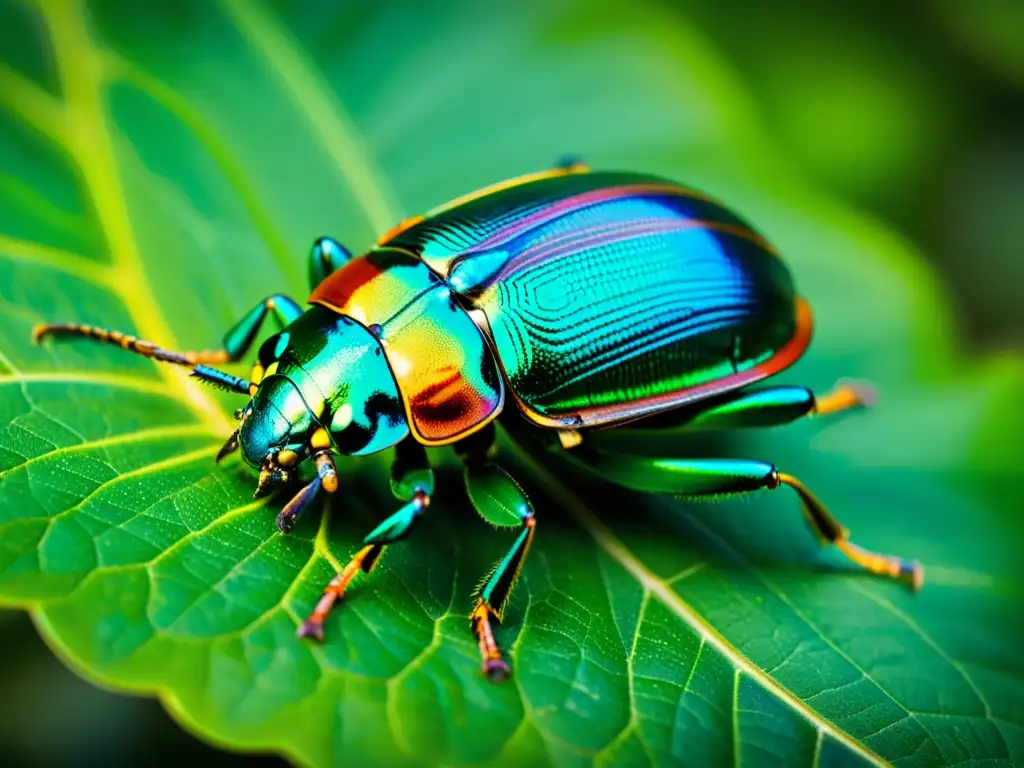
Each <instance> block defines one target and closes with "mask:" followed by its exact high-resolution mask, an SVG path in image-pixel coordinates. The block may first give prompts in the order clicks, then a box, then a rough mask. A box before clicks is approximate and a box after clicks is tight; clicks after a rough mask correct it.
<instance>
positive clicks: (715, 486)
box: [576, 451, 924, 590]
mask: <svg viewBox="0 0 1024 768" xmlns="http://www.w3.org/2000/svg"><path fill="white" fill-rule="evenodd" d="M576 456H579V454H576ZM580 463H581V464H582V465H583V466H585V467H587V468H588V469H590V470H591V471H594V472H596V473H597V474H599V475H600V476H602V477H604V478H605V479H608V480H611V481H612V482H613V483H616V484H618V485H622V486H624V487H626V488H630V489H632V490H636V491H640V492H642V493H654V494H663V495H667V496H679V497H694V498H700V497H705V498H712V497H715V496H725V495H730V494H741V493H752V492H754V491H759V490H762V489H767V490H773V489H775V488H779V487H780V486H783V485H785V486H788V487H790V488H792V489H793V491H795V492H796V494H797V496H798V497H799V498H800V503H801V506H802V508H803V512H804V518H805V520H806V522H807V524H808V525H809V527H810V528H811V529H812V531H813V532H814V533H815V534H817V536H818V538H819V539H820V540H821V541H822V543H823V544H833V545H835V546H836V548H837V549H839V551H840V552H842V553H843V554H844V555H845V556H846V557H847V558H849V559H850V560H851V561H853V562H854V563H856V564H857V565H859V566H861V567H862V568H864V569H865V570H868V571H870V572H872V573H876V574H878V575H880V576H888V577H890V578H894V579H900V580H902V581H906V582H907V583H908V584H910V585H911V586H912V587H913V589H914V590H917V589H919V588H920V587H921V584H922V583H923V581H924V571H923V569H922V568H921V565H920V563H918V562H917V561H916V560H913V561H912V560H905V559H904V558H901V557H896V556H893V555H884V554H879V553H877V552H871V551H869V550H866V549H863V548H861V547H859V546H857V545H856V544H854V543H853V542H852V541H850V532H849V530H848V529H847V528H846V527H845V526H843V525H842V523H840V522H839V521H838V520H836V518H835V517H833V516H832V514H831V513H830V512H829V511H828V510H827V509H826V508H825V506H824V505H823V504H822V503H821V502H820V501H819V500H818V499H817V497H816V496H815V495H814V494H813V493H811V492H810V490H808V488H807V487H806V486H805V485H804V484H803V483H801V482H800V481H799V480H797V479H796V478H795V477H793V476H792V475H787V474H785V473H783V472H780V471H779V470H778V469H777V468H776V467H775V465H773V464H769V463H767V462H764V461H752V460H747V459H658V458H649V457H641V456H632V455H628V454H615V453H609V452H605V451H588V452H587V453H586V454H585V456H584V457H582V460H581V461H580Z"/></svg>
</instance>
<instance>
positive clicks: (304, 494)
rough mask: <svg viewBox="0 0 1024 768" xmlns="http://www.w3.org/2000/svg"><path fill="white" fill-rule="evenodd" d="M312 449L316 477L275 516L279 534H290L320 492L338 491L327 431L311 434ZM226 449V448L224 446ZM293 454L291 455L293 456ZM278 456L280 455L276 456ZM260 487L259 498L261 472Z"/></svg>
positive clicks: (321, 430)
mask: <svg viewBox="0 0 1024 768" xmlns="http://www.w3.org/2000/svg"><path fill="white" fill-rule="evenodd" d="M309 446H310V448H311V449H312V456H313V461H314V463H315V464H316V477H314V478H313V479H312V480H311V481H310V482H309V484H308V485H307V486H306V487H305V488H303V489H302V490H301V491H299V492H298V493H297V494H295V496H294V497H293V498H292V500H291V501H289V502H288V503H287V504H286V505H285V507H284V509H282V510H281V512H280V513H279V514H278V516H277V528H278V530H279V531H281V533H291V532H292V529H293V528H295V523H296V522H297V521H298V519H299V518H300V517H301V516H302V513H303V512H305V511H306V510H307V509H309V505H310V504H312V503H313V499H315V498H316V497H317V496H318V495H319V494H320V491H321V490H323V491H326V492H327V493H334V492H335V491H336V490H338V470H337V468H336V467H335V466H334V459H333V458H332V457H331V438H330V436H329V435H328V434H327V430H325V429H324V428H323V427H320V428H319V429H317V430H316V431H315V432H313V435H312V437H311V438H310V441H309ZM225 447H226V446H225ZM294 455H295V454H292V456H294ZM278 456H280V454H278ZM260 474H261V477H260V481H261V482H260V486H259V487H258V488H257V489H256V495H257V496H260V495H263V494H261V489H262V488H263V486H264V477H263V473H262V472H261V473H260Z"/></svg>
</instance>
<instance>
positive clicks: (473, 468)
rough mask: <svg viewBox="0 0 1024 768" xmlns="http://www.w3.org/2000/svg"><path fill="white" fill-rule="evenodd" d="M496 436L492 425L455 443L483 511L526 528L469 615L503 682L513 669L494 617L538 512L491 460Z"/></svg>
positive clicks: (488, 665) (490, 666)
mask: <svg viewBox="0 0 1024 768" xmlns="http://www.w3.org/2000/svg"><path fill="white" fill-rule="evenodd" d="M493 442H494V427H493V426H492V425H488V426H487V427H485V428H484V430H481V432H479V433H477V434H476V435H473V436H470V437H469V438H467V439H466V440H464V441H462V442H461V443H459V444H457V445H456V446H455V449H456V452H458V453H459V454H460V457H461V458H462V460H463V462H464V463H465V478H466V490H467V491H468V492H469V499H470V501H471V502H472V503H473V507H474V508H475V509H476V511H477V513H478V514H479V515H480V516H481V517H482V518H483V519H484V520H486V521H487V522H489V523H491V524H492V525H494V526H496V527H498V528H520V529H521V531H520V533H519V536H517V537H516V540H515V541H514V542H513V544H512V546H511V548H510V549H509V551H508V553H507V554H506V555H505V557H503V558H502V559H501V560H499V561H498V562H497V563H496V564H495V565H494V568H492V569H491V572H490V573H489V574H488V575H487V577H486V578H485V579H484V581H483V582H482V583H481V585H480V587H479V589H478V590H477V593H476V605H475V606H474V607H473V611H472V613H470V615H469V621H470V628H471V630H472V632H473V635H474V636H475V637H476V640H477V646H478V647H479V649H480V660H481V670H482V671H483V673H484V675H485V676H486V677H487V678H488V679H489V680H491V681H492V682H495V683H499V682H503V681H504V680H506V679H507V678H508V676H509V675H510V674H511V670H510V669H509V666H508V662H506V661H505V659H504V658H503V657H502V653H501V649H500V648H499V646H498V643H497V641H496V640H495V638H494V628H493V626H492V622H495V623H498V624H500V623H501V617H502V614H503V613H504V610H505V606H506V605H507V604H508V600H509V597H510V596H511V595H512V590H513V589H514V588H515V585H516V582H517V581H518V580H519V575H520V574H521V573H522V570H523V563H524V562H525V560H526V555H527V553H528V552H529V551H530V545H531V544H532V543H533V536H534V531H535V529H536V518H535V516H534V512H533V506H532V505H531V504H530V500H529V499H528V498H527V496H526V493H525V492H524V491H523V489H522V488H520V487H519V484H518V483H516V481H515V480H513V479H512V477H511V476H510V475H509V474H508V473H507V472H506V471H505V470H503V469H501V468H500V467H498V466H496V465H495V464H492V463H491V462H490V461H489V460H488V453H489V452H490V448H491V445H492V444H493Z"/></svg>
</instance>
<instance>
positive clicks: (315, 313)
mask: <svg viewBox="0 0 1024 768" xmlns="http://www.w3.org/2000/svg"><path fill="white" fill-rule="evenodd" d="M309 278H310V283H311V285H312V291H313V292H312V294H311V296H310V297H309V299H308V305H309V307H308V308H307V309H305V310H303V309H302V308H301V307H300V306H299V305H298V304H296V303H295V302H294V301H292V300H291V299H289V298H287V297H286V296H283V295H274V296H271V297H269V298H267V299H265V300H263V301H261V302H260V303H259V304H258V305H257V306H256V307H254V308H253V309H252V310H251V311H250V312H249V313H248V314H247V315H246V316H245V317H243V318H242V319H241V320H240V321H239V322H238V323H237V324H236V325H235V326H234V327H233V328H231V330H229V331H228V332H227V334H226V335H225V336H224V341H223V350H221V351H216V352H181V353H179V352H172V351H169V350H165V349H162V348H160V347H158V346H156V345H155V344H153V343H151V342H148V341H143V340H140V339H137V338H135V337H133V336H130V335H127V334H123V333H119V332H117V331H108V330H104V329H101V328H95V327H92V326H85V325H80V324H55V325H44V326H39V327H38V328H36V329H35V332H34V336H35V339H36V340H37V341H38V340H40V339H42V338H43V337H44V336H48V335H56V336H83V337H87V338H91V339H94V340H98V341H102V342H108V343H112V344H117V345H120V346H121V347H123V348H124V349H126V350H129V351H132V352H135V353H138V354H141V355H144V356H146V357H150V358H153V359H156V360H159V361H163V362H169V363H174V364H178V365H184V366H188V367H190V368H191V369H192V375H193V376H195V377H196V378H198V379H199V380H201V381H204V382H206V383H209V384H212V385H214V386H218V387H220V388H223V389H228V390H231V391H234V392H237V393H239V394H242V395H245V396H247V397H248V398H249V401H248V404H247V405H246V406H245V407H244V408H242V409H240V410H239V411H237V412H236V417H237V419H238V428H237V429H236V430H235V432H234V433H232V435H231V436H230V437H229V438H228V441H227V442H226V443H225V445H224V447H223V448H222V449H221V451H220V453H219V454H218V456H217V461H220V460H221V459H222V458H224V456H226V455H227V454H229V453H231V452H232V451H235V450H238V449H240V450H241V455H242V457H243V459H244V460H245V461H246V462H247V463H248V464H250V465H251V466H252V467H254V468H256V469H258V470H259V481H258V485H257V489H256V495H257V497H259V496H263V495H266V494H267V493H269V492H271V491H272V490H273V489H274V488H275V487H277V486H279V485H280V484H282V483H284V482H286V481H288V480H289V479H290V477H291V475H292V474H293V473H294V472H296V468H297V467H298V465H299V464H300V463H302V462H303V461H305V460H307V459H311V460H312V461H313V463H314V464H315V467H316V474H315V476H314V477H313V479H312V480H311V481H310V482H309V483H308V484H307V485H306V486H305V487H304V488H302V490H300V491H299V492H298V493H297V495H295V497H294V498H292V499H291V501H290V502H289V503H288V504H287V505H286V506H285V507H284V509H283V510H282V511H281V512H280V514H279V515H278V518H277V524H278V527H279V528H280V530H281V531H282V532H283V533H287V532H288V531H290V530H291V529H292V527H293V526H294V524H295V521H296V519H297V518H298V517H299V516H300V515H301V514H302V512H303V511H304V510H305V509H306V508H307V507H308V506H309V505H310V503H311V502H312V501H313V500H314V498H316V497H317V496H318V494H320V492H326V493H334V492H335V491H336V490H337V488H338V477H337V472H336V469H335V464H334V456H335V455H342V456H346V455H348V456H358V455H365V454H370V453H376V452H378V451H383V450H385V449H387V448H391V447H394V448H395V460H394V464H393V467H392V489H393V491H394V493H395V495H396V496H397V497H398V498H399V500H400V501H401V502H403V505H402V506H401V507H400V509H399V510H398V511H397V512H395V513H394V514H392V515H391V516H390V517H388V518H387V519H385V520H384V521H383V522H382V523H381V524H380V525H379V526H378V527H377V528H375V529H374V530H373V531H371V532H370V533H369V534H368V535H367V536H366V538H365V539H363V542H362V548H361V549H359V551H358V552H357V553H356V554H355V556H354V557H353V558H352V559H351V561H350V562H349V563H348V565H347V566H346V567H345V568H344V569H343V570H342V572H341V573H339V574H337V575H336V576H335V577H334V579H333V580H332V581H331V582H330V584H328V585H327V587H326V588H325V590H324V593H323V596H322V597H321V598H320V600H319V601H318V603H317V604H316V606H315V608H314V609H313V611H312V613H311V614H310V616H309V618H308V619H306V621H305V622H304V623H303V624H302V625H301V626H300V627H299V628H298V633H299V635H301V636H304V637H311V638H315V639H318V640H322V638H323V631H324V630H323V627H324V620H325V619H326V618H327V615H328V613H329V611H330V610H331V608H332V607H333V606H334V604H335V603H336V602H337V601H338V600H339V599H340V598H341V597H342V596H343V595H344V593H345V590H346V588H347V587H348V585H349V583H350V582H351V580H352V578H353V577H354V576H355V575H356V574H357V573H359V572H360V571H363V572H369V571H370V569H371V568H372V567H373V566H374V564H375V563H376V562H377V561H378V560H379V558H380V556H381V554H382V553H383V551H384V549H385V547H387V546H388V545H390V544H393V543H394V542H396V541H398V540H399V539H402V538H404V537H405V536H406V535H407V534H408V533H409V532H410V530H411V529H412V528H413V525H414V523H415V522H416V520H417V519H419V517H420V516H421V515H422V514H423V513H424V512H425V511H426V509H427V507H428V505H429V503H430V497H431V494H432V493H433V490H434V476H433V472H432V471H431V469H430V465H429V463H428V460H427V455H426V451H425V450H424V446H441V445H453V446H454V448H455V450H456V452H457V453H458V454H459V456H460V457H461V458H462V460H463V462H464V465H465V472H464V475H465V483H466V487H467V490H468V494H469V498H470V500H471V501H472V503H473V506H474V507H475V508H476V510H477V511H478V512H479V514H480V515H481V516H482V517H484V518H485V519H486V520H488V521H490V522H492V523H494V524H496V525H498V526H502V527H506V528H514V529H517V530H518V531H519V533H518V535H517V537H516V539H515V542H514V543H513V544H512V546H511V548H510V549H509V551H508V554H507V555H506V556H505V557H504V558H503V559H502V560H500V561H499V562H498V563H497V565H496V566H495V567H494V569H493V571H492V572H491V573H490V575H489V576H488V577H487V578H486V579H485V581H484V582H483V583H482V585H481V587H480V589H479V590H478V592H477V593H476V595H475V606H474V608H473V610H472V612H471V614H470V626H471V629H472V632H473V634H474V636H475V637H476V640H477V643H478V645H479V649H480V654H481V659H482V669H483V672H484V674H485V675H487V677H488V678H490V679H491V680H494V681H499V680H503V679H505V678H506V677H508V675H509V672H510V670H509V666H508V664H507V662H506V661H505V659H504V658H503V656H502V653H501V650H500V648H499V646H498V644H497V642H496V640H495V636H494V631H493V625H494V624H495V623H499V622H500V621H501V616H502V611H503V609H504V607H505V605H506V603H507V601H508V598H509V596H510V594H511V592H512V589H513V587H514V586H515V583H516V580H517V578H518V577H519V574H520V572H521V570H522V567H523V562H524V560H525V558H526V555H527V552H528V551H529V549H530V544H531V543H532V541H533V538H534V531H535V516H534V509H533V507H532V505H531V503H530V501H529V499H528V498H527V496H526V494H525V493H524V492H523V491H522V490H521V489H520V487H519V485H518V484H517V483H516V482H515V481H514V480H513V479H512V477H511V476H510V475H509V474H508V473H507V472H506V471H505V470H503V469H501V468H500V467H499V466H497V465H496V464H495V463H493V462H492V461H491V458H490V455H491V453H492V451H491V448H492V443H493V438H494V420H495V419H496V418H497V417H498V415H499V414H500V413H502V410H503V409H506V403H505V401H506V399H510V400H512V401H513V402H514V404H515V406H516V407H515V409H510V408H509V409H506V411H507V414H506V417H507V418H516V419H519V420H520V421H522V420H523V419H525V423H531V424H532V425H534V426H536V427H539V428H541V429H546V430H549V431H550V432H549V433H550V434H551V435H553V436H557V438H558V441H559V442H560V443H561V446H562V447H563V448H564V449H567V450H570V449H571V450H573V451H574V455H578V456H579V457H580V461H581V463H582V464H583V465H585V466H587V467H589V468H591V469H593V470H594V471H595V472H597V473H599V474H600V475H601V476H603V477H604V478H606V479H609V480H611V481H613V482H617V483H620V484H623V485H625V486H627V487H631V488H635V489H639V490H642V491H646V492H650V493H663V494H671V495H677V496H693V497H699V496H714V495H720V494H728V493H748V492H752V491H756V490H759V489H766V488H767V489H772V488H777V487H779V486H781V485H785V486H788V487H790V488H792V489H793V490H794V491H795V492H796V494H797V495H798V496H799V498H800V501H801V503H802V507H803V510H804V514H805V518H806V521H807V523H808V524H809V526H810V527H811V529H812V530H813V531H814V532H815V533H816V534H817V535H818V536H819V537H820V538H821V539H822V540H823V542H825V543H832V544H834V545H835V546H836V547H837V548H838V549H839V550H841V551H842V552H843V553H844V554H845V555H846V556H847V557H848V558H849V559H850V560H852V561H853V562H854V563H857V564H859V565H860V566H862V567H863V568H865V569H867V570H868V571H872V572H874V573H877V574H881V575H885V576H890V577H893V578H899V579H903V580H906V581H908V582H909V583H910V584H912V585H913V586H914V588H919V587H920V585H921V582H922V579H923V571H922V569H921V566H920V565H919V564H918V563H917V562H916V561H913V562H911V561H907V560H904V559H901V558H898V557H893V556H889V555H882V554H877V553H874V552H869V551H867V550H864V549H862V548H860V547H858V546H856V545H855V544H853V543H852V542H851V541H850V538H849V532H848V531H847V529H846V528H845V527H843V526H842V525H841V524H840V523H839V522H838V521H837V520H836V519H835V518H834V517H833V516H832V515H831V514H829V512H828V511H827V510H826V509H825V507H824V506H823V505H822V504H821V503H820V502H819V501H818V500H817V499H816V498H815V497H814V496H813V495H812V494H811V493H810V491H808V490H807V488H805V487H804V485H803V484H802V483H800V481H798V480H797V479H796V478H794V477H792V476H791V475H788V474H785V473H783V472H780V471H779V470H777V469H776V467H775V466H774V465H773V464H770V463H767V462H763V461H750V460H735V459H727V460H726V459H706V458H705V459H650V458H641V457H637V456H630V455H626V454H616V453H610V452H607V451H604V450H591V449H590V448H589V446H588V444H587V443H586V442H585V436H586V432H587V431H588V430H590V429H594V428H608V427H613V426H617V425H622V424H625V423H633V424H634V426H638V427H641V428H645V427H649V428H661V427H664V426H671V427H673V428H681V429H732V428H742V427H763V426H774V425H781V424H785V423H788V422H792V421H794V420H796V419H798V418H801V417H805V416H811V415H822V414H828V413H835V412H838V411H842V410H846V409H849V408H853V407H858V406H864V405H869V404H870V402H869V401H870V400H871V393H870V390H869V389H868V388H867V387H864V386H858V385H850V384H847V385H841V386H839V387H838V388H837V389H836V390H835V391H833V392H832V393H831V394H828V395H826V396H824V397H815V395H814V394H813V393H812V392H811V390H809V389H806V388H803V387H794V386H776V387H767V386H764V387H752V386H751V385H753V384H755V383H756V382H758V381H761V380H763V379H766V378H768V377H770V376H772V375H774V374H776V373H779V372H780V371H782V370H784V369H785V368H788V367H789V366H790V365H792V364H793V363H794V362H796V360H797V359H799V358H800V357H801V356H802V355H803V353H804V351H805V350H806V349H807V347H808V345H809V343H810V339H811V329H812V318H811V312H810V309H809V307H808V305H807V303H806V302H805V301H804V300H803V299H802V298H800V297H799V296H798V294H797V293H796V291H795V288H794V284H793V280H792V277H791V275H790V272H789V270H788V269H787V267H786V266H785V264H784V263H783V261H782V260H781V259H780V258H779V256H778V254H777V253H776V252H775V250H774V249H773V248H772V246H771V245H770V244H769V243H768V242H767V241H766V240H765V239H764V238H763V237H762V236H761V235H759V234H758V233H757V232H756V231H755V230H754V229H753V228H752V227H751V226H750V225H749V224H748V223H747V222H745V221H744V220H743V219H741V218H740V217H739V216H737V215H736V214H735V213H732V212H731V211H729V210H728V209H727V208H725V207H724V206H723V205H721V204H720V203H718V202H716V201H715V200H713V199H711V198H709V197H707V196H706V195H703V194H701V193H699V192H696V191H694V190H691V189H687V188H684V187H681V186H679V185H677V184H675V183H672V182H670V181H667V180H665V179H662V178H660V177H657V176H651V175H646V174H639V173H625V172H591V171H590V170H589V169H588V168H587V167H586V166H585V165H583V164H582V163H580V162H578V161H574V160H568V161H565V162H563V163H561V164H559V165H557V166H556V167H555V168H553V169H551V170H547V171H542V172H539V173H533V174H529V175H526V176H521V177H518V178H515V179H511V180H508V181H505V182H502V183H499V184H495V185H492V186H490V187H487V188H484V189H481V190H479V191H477V192H474V193H472V194H469V195H466V196H464V197H461V198H458V199H456V200H453V201H451V202H449V203H447V204H445V205H442V206H440V207H438V208H435V209H434V210H431V211H429V212H427V213H426V214H424V215H422V216H416V217H413V218H411V219H407V220H405V221H403V222H402V223H401V224H399V225H398V226H397V227H395V228H394V229H392V230H391V231H390V232H388V233H387V234H385V235H384V236H382V237H381V238H380V239H379V240H378V242H377V243H376V244H375V245H374V246H373V247H372V248H371V249H370V250H369V251H368V252H367V253H365V254H363V255H362V256H358V257H353V255H352V254H351V253H350V252H349V251H347V250H346V249H345V248H343V247H342V246H341V245H340V244H339V243H337V242H336V241H334V240H332V239H330V238H326V237H325V238H321V239H319V240H317V241H316V243H315V244H314V246H313V248H312V251H311V255H310V262H309ZM268 315H270V316H273V317H274V318H275V319H276V321H277V322H278V324H279V326H280V331H279V332H277V333H276V334H274V335H272V336H270V337H269V338H268V339H267V340H266V341H264V342H263V344H262V345H261V346H260V347H259V351H258V354H257V360H256V362H255V365H254V367H253V370H252V373H251V375H250V376H249V378H248V379H241V378H238V377H236V376H233V375H231V374H228V373H225V372H222V371H219V370H217V369H215V368H212V367H211V366H212V365H214V364H217V363H226V362H234V361H238V360H240V359H241V358H242V357H243V356H245V355H246V353H247V352H248V351H249V350H250V349H251V348H252V346H253V345H254V344H255V341H256V338H257V335H258V333H259V330H260V327H261V325H262V323H263V321H264V319H265V318H266V317H267V316H268ZM516 411H518V413H516Z"/></svg>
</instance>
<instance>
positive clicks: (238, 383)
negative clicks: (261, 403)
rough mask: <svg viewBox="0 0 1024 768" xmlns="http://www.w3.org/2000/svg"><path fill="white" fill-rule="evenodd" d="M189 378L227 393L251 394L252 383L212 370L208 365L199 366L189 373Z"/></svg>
mask: <svg viewBox="0 0 1024 768" xmlns="http://www.w3.org/2000/svg"><path fill="white" fill-rule="evenodd" d="M189 376H192V377H193V378H196V379H199V380H200V381H201V382H203V383H204V384H209V385H210V386H211V387H216V388H217V389H222V390H224V391H225V392H236V393H238V394H240V395H248V394H249V383H250V382H248V381H246V380H245V379H240V378H239V377H238V376H232V375H231V374H230V373H224V371H218V370H217V369H216V368H211V367H210V366H208V365H197V366H196V367H195V368H193V369H192V371H191V372H190V373H189Z"/></svg>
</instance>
